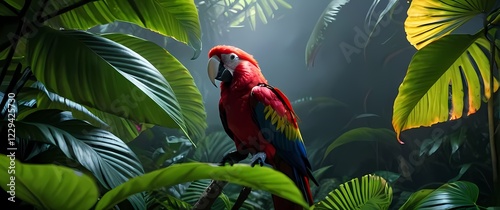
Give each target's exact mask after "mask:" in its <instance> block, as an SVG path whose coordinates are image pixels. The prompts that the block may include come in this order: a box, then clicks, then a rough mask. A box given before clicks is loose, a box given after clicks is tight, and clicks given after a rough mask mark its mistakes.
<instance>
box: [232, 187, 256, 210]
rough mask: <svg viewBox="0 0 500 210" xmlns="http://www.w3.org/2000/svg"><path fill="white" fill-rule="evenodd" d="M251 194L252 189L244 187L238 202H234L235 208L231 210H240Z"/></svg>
mask: <svg viewBox="0 0 500 210" xmlns="http://www.w3.org/2000/svg"><path fill="white" fill-rule="evenodd" d="M250 192H252V188H250V187H243V189H241V192H240V195H239V196H238V199H236V202H234V205H233V208H231V210H238V209H240V208H241V206H242V205H243V203H244V202H245V200H246V199H247V198H248V195H250Z"/></svg>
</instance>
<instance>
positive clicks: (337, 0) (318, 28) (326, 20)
mask: <svg viewBox="0 0 500 210" xmlns="http://www.w3.org/2000/svg"><path fill="white" fill-rule="evenodd" d="M348 2H349V0H332V1H331V2H330V4H328V6H327V7H326V8H325V10H324V11H323V13H322V14H321V16H320V17H319V19H318V21H317V22H316V25H315V26H314V29H313V32H312V33H311V36H309V40H307V45H306V65H307V66H308V67H309V68H310V67H312V66H313V65H314V58H315V57H316V55H317V53H318V51H319V49H320V47H321V45H322V44H323V41H324V40H325V36H326V34H325V33H326V30H327V29H328V26H329V25H330V24H331V23H332V22H333V21H334V20H335V16H337V13H338V12H339V10H340V7H342V6H343V5H345V4H347V3H348Z"/></svg>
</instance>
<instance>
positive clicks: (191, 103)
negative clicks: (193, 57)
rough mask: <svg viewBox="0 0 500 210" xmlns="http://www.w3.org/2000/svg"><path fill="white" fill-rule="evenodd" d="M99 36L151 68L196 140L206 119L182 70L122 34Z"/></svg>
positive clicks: (167, 56) (146, 43)
mask: <svg viewBox="0 0 500 210" xmlns="http://www.w3.org/2000/svg"><path fill="white" fill-rule="evenodd" d="M102 36H103V37H105V38H108V39H110V40H113V41H115V42H118V43H120V44H122V45H124V46H125V47H128V48H129V49H131V50H133V51H135V52H137V53H138V54H139V55H141V56H142V57H144V58H145V59H146V60H148V61H149V62H150V63H151V64H153V66H154V67H155V68H156V69H158V71H160V72H161V74H162V75H163V77H165V79H166V80H167V82H168V83H169V84H170V86H171V88H172V90H173V91H174V93H175V97H176V98H177V101H178V102H179V105H180V108H181V112H182V115H183V116H184V121H185V123H186V127H187V130H188V132H189V134H190V136H191V137H192V138H195V139H197V138H199V137H202V136H203V135H204V134H205V129H206V128H207V122H206V118H207V115H206V112H205V107H204V105H203V99H202V97H201V93H200V91H199V89H198V87H197V86H196V84H195V83H194V79H193V77H192V76H191V74H190V73H189V71H188V70H187V69H186V67H184V66H183V65H182V64H181V63H180V62H179V61H178V60H177V59H176V58H175V57H174V56H172V55H171V54H170V53H168V52H167V51H166V50H165V49H163V48H161V47H160V46H158V45H156V44H154V43H153V42H150V41H147V40H144V39H141V38H137V37H134V36H129V35H125V34H105V35H102Z"/></svg>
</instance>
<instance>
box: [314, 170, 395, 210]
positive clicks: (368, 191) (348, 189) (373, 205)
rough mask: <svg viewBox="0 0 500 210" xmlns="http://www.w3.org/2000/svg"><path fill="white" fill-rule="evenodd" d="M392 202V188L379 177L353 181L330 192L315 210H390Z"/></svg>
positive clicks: (366, 176) (316, 205) (370, 176)
mask: <svg viewBox="0 0 500 210" xmlns="http://www.w3.org/2000/svg"><path fill="white" fill-rule="evenodd" d="M391 202H392V188H391V186H390V185H389V184H388V183H387V182H386V181H385V180H384V179H383V178H382V177H379V176H374V175H365V176H363V177H362V178H361V181H359V179H358V178H355V179H352V180H351V181H348V182H346V183H344V184H341V185H340V186H339V187H338V188H337V189H335V190H334V191H332V192H330V193H329V194H328V196H326V198H325V199H323V200H322V201H321V202H319V203H317V204H315V205H314V207H313V208H314V209H346V210H347V209H388V208H389V205H391Z"/></svg>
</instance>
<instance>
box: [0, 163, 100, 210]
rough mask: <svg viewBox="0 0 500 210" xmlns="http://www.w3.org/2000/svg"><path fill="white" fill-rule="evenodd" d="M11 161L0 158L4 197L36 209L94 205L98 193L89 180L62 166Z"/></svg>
mask: <svg viewBox="0 0 500 210" xmlns="http://www.w3.org/2000/svg"><path fill="white" fill-rule="evenodd" d="M12 157H14V159H15V155H14V156H12ZM12 157H9V156H8V155H7V156H6V155H1V156H0V168H1V171H0V174H1V176H0V183H1V185H2V188H3V189H4V190H5V192H7V193H8V194H10V193H12V195H14V196H15V197H16V198H19V199H21V200H23V201H25V202H28V203H30V204H31V205H33V206H35V207H36V208H37V209H81V210H87V209H91V207H92V206H94V204H95V203H96V202H97V198H98V196H99V190H98V188H97V185H96V184H95V182H94V180H92V178H91V177H89V176H87V175H85V174H82V173H81V172H78V171H74V170H72V169H69V168H66V167H62V166H56V165H41V164H40V165H36V164H26V163H21V162H19V161H17V160H14V159H13V158H12ZM12 166H14V168H12ZM16 200H17V199H16ZM13 201H15V200H13ZM5 202H12V201H10V200H9V201H4V205H5Z"/></svg>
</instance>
